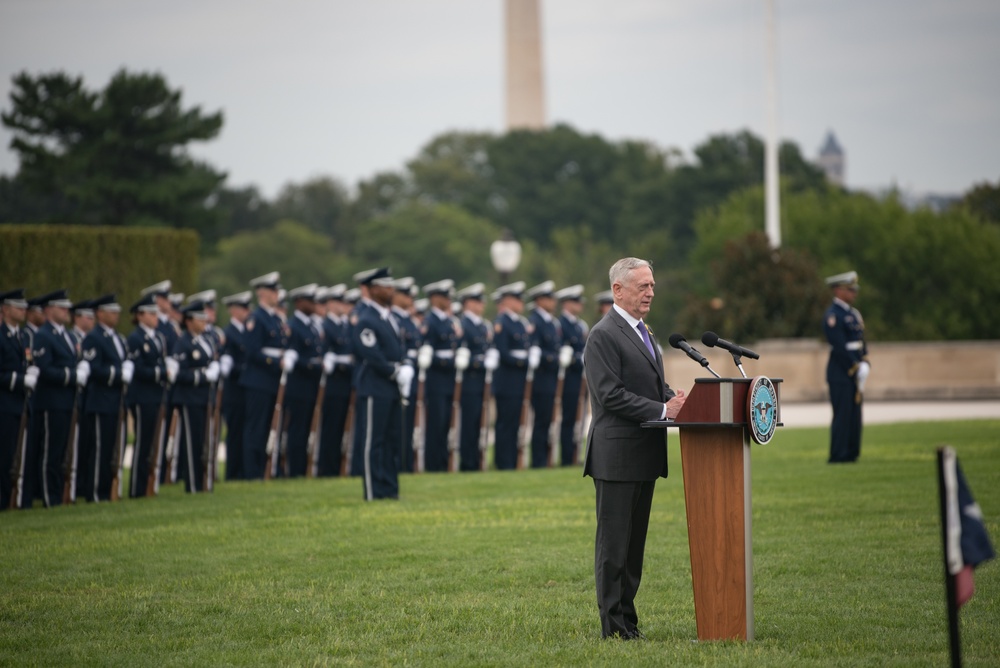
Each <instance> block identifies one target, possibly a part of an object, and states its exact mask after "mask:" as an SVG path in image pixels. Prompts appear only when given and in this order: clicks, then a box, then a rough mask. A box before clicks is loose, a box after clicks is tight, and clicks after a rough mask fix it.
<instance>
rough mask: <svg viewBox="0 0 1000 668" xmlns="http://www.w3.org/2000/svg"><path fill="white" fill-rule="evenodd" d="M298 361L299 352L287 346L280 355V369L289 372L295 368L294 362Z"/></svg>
mask: <svg viewBox="0 0 1000 668" xmlns="http://www.w3.org/2000/svg"><path fill="white" fill-rule="evenodd" d="M298 361H299V354H298V353H297V352H295V351H294V350H292V349H291V348H289V349H288V350H286V351H285V354H284V355H282V356H281V370H282V371H287V372H288V373H291V372H292V371H293V370H294V369H295V363H296V362H298Z"/></svg>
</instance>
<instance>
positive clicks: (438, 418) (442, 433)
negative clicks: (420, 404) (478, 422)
mask: <svg viewBox="0 0 1000 668" xmlns="http://www.w3.org/2000/svg"><path fill="white" fill-rule="evenodd" d="M424 409H425V411H426V413H425V414H426V415H427V427H426V429H425V431H424V433H425V434H426V440H425V441H424V470H425V471H447V470H448V427H449V426H450V425H451V395H447V396H445V395H435V394H428V395H427V396H426V400H425V401H424Z"/></svg>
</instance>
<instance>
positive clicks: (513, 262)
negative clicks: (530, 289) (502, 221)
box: [490, 229, 521, 285]
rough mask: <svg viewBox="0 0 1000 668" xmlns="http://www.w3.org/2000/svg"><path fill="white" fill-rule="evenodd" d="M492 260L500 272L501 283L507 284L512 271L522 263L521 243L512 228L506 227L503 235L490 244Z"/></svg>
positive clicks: (494, 266)
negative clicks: (507, 228)
mask: <svg viewBox="0 0 1000 668" xmlns="http://www.w3.org/2000/svg"><path fill="white" fill-rule="evenodd" d="M490 261H491V262H493V268H494V269H496V270H497V272H498V273H499V274H500V284H501V285H505V284H506V283H507V279H508V278H509V277H510V275H511V273H512V272H513V271H514V270H515V269H517V265H518V264H520V263H521V244H519V243H518V242H517V240H516V239H515V238H514V235H513V234H512V233H511V231H510V230H506V229H505V230H504V231H503V235H502V236H501V237H500V238H499V239H497V240H496V241H494V242H493V243H492V244H491V245H490Z"/></svg>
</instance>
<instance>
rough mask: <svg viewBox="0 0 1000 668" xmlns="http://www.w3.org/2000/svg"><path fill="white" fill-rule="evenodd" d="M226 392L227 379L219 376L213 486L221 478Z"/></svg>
mask: <svg viewBox="0 0 1000 668" xmlns="http://www.w3.org/2000/svg"><path fill="white" fill-rule="evenodd" d="M224 392H225V381H223V380H222V378H219V385H218V386H217V387H216V388H215V417H214V422H213V424H214V426H215V429H214V431H213V434H212V486H213V487H214V486H215V481H216V480H218V479H219V443H221V442H222V397H223V393H224Z"/></svg>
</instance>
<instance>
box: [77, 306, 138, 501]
mask: <svg viewBox="0 0 1000 668" xmlns="http://www.w3.org/2000/svg"><path fill="white" fill-rule="evenodd" d="M91 305H92V306H93V308H94V310H95V314H96V315H95V317H96V319H97V324H96V326H94V327H93V328H92V329H91V330H90V332H89V333H88V334H87V336H85V337H84V339H83V347H82V356H83V359H85V360H86V361H87V363H88V364H89V365H90V383H89V386H88V388H87V396H86V397H85V398H84V404H83V417H82V419H81V420H80V460H79V461H80V465H79V468H78V474H77V478H78V480H79V484H78V487H79V492H78V495H79V496H80V498H84V499H86V500H87V501H108V500H109V499H110V498H111V479H112V477H113V476H112V467H114V466H116V465H117V462H113V461H112V457H113V456H114V455H115V444H116V443H117V442H118V440H119V439H121V444H122V447H123V448H124V444H125V438H124V435H123V434H122V433H121V431H122V430H127V429H128V424H127V422H126V420H124V419H122V421H121V422H120V423H119V421H118V415H119V410H120V409H121V407H122V393H123V392H125V389H126V386H127V385H128V384H129V383H131V382H132V375H133V373H134V371H135V363H134V362H132V361H131V360H129V359H128V345H127V343H126V342H125V339H124V338H122V335H121V334H119V333H118V332H117V331H115V327H117V326H118V318H119V314H120V313H121V310H122V309H121V306H119V305H118V303H117V302H116V301H115V296H114V295H104V296H103V297H98V298H97V299H94V300H91Z"/></svg>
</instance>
